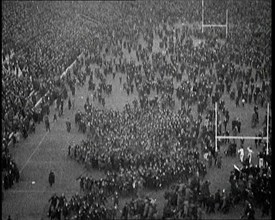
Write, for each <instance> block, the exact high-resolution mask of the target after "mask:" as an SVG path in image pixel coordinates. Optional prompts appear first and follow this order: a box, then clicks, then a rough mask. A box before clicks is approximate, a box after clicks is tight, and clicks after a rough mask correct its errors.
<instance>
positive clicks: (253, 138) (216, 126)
mask: <svg viewBox="0 0 275 220" xmlns="http://www.w3.org/2000/svg"><path fill="white" fill-rule="evenodd" d="M266 132H267V133H266V137H257V136H256V137H253V136H218V107H217V102H216V103H215V151H216V152H218V139H233V140H234V139H243V140H265V141H266V154H267V155H268V154H269V150H268V147H269V134H268V132H269V103H267V121H266Z"/></svg>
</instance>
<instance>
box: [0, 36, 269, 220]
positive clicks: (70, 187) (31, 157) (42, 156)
mask: <svg viewBox="0 0 275 220" xmlns="http://www.w3.org/2000/svg"><path fill="white" fill-rule="evenodd" d="M140 41H141V42H142V43H143V41H142V39H141V40H140ZM157 45H158V39H156V41H155V42H154V50H157V49H158V48H157ZM124 52H125V51H124ZM125 55H126V56H127V57H130V56H133V57H134V58H135V55H134V54H131V55H130V56H129V54H128V52H125ZM92 68H94V66H93V67H92ZM124 80H125V79H123V81H124ZM111 81H112V84H113V92H112V94H111V95H110V97H109V98H107V99H106V106H105V107H106V108H115V109H122V108H123V106H124V105H125V104H126V103H127V102H131V101H132V100H133V98H134V97H137V92H136V91H135V92H134V94H133V95H130V96H127V94H126V93H125V92H123V91H122V85H120V84H119V74H117V76H116V78H115V80H112V76H108V79H107V82H111ZM87 87H88V85H87V82H86V84H85V86H84V87H83V88H80V89H78V90H77V91H76V107H75V109H74V110H70V111H69V110H68V108H67V103H66V105H65V106H66V107H65V109H64V116H62V117H61V118H58V120H57V122H52V119H53V112H54V110H53V107H51V113H50V119H51V131H50V132H46V131H45V127H44V124H43V123H41V124H39V125H37V127H36V133H35V134H30V135H29V137H28V138H27V139H26V140H22V141H21V142H20V143H19V144H18V145H17V147H15V148H12V149H10V151H11V154H12V156H13V157H14V158H15V162H16V163H17V164H18V167H19V170H20V171H22V172H21V177H20V182H19V183H18V184H15V185H14V186H13V188H12V189H9V190H7V191H4V200H3V202H2V219H7V217H8V215H11V218H12V219H13V220H21V219H22V220H32V219H36V220H37V219H48V218H47V217H46V213H47V209H48V207H49V203H48V200H49V198H50V197H51V195H52V194H53V193H54V192H55V193H57V194H58V195H61V193H63V192H64V193H65V195H66V197H67V198H68V199H69V198H70V197H71V195H72V194H74V193H76V192H80V188H79V182H78V181H76V178H77V177H79V176H80V175H89V176H92V177H94V178H99V177H103V176H104V174H103V173H102V172H99V171H96V170H89V171H87V170H86V169H85V168H84V166H83V165H80V164H78V163H77V162H75V161H74V160H71V159H69V158H68V157H67V147H68V143H71V142H72V141H74V142H75V143H77V142H79V141H80V140H82V139H83V138H85V136H84V135H83V134H81V133H79V132H78V131H77V129H76V127H75V126H74V123H73V119H74V113H75V112H76V111H77V109H80V110H83V109H84V107H83V106H84V102H85V100H86V97H87V96H90V95H91V94H90V93H88V89H87ZM69 94H71V93H69ZM151 95H155V94H154V93H153V94H151ZM223 99H224V100H225V103H226V104H225V105H226V108H228V109H229V112H230V122H229V125H230V127H231V120H232V119H233V118H235V117H236V116H238V117H239V118H240V119H241V121H242V132H241V134H242V135H245V136H254V135H255V133H256V132H257V131H258V130H259V129H260V126H257V127H256V128H255V129H252V128H251V116H252V112H253V107H254V105H248V104H246V105H245V107H238V108H236V107H235V103H234V102H231V101H230V100H229V97H228V95H225V96H224V97H223ZM90 100H92V98H91V97H90ZM95 105H97V104H96V103H95ZM178 108H179V103H178V102H177V101H176V109H178ZM195 109H196V108H194V110H195ZM265 111H266V109H264V108H261V107H259V116H260V124H262V122H263V119H264V114H265ZM194 114H196V110H195V111H194ZM68 117H69V118H71V122H72V130H71V133H67V131H66V124H65V121H66V119H67V118H68ZM249 144H251V146H252V149H253V150H254V151H256V152H257V150H256V149H255V147H254V142H252V141H250V142H249V141H245V147H247V146H248V145H249ZM258 150H259V149H258ZM222 151H224V149H222ZM183 159H184V158H183ZM253 162H254V163H256V162H257V160H256V158H255V157H254V160H253ZM233 164H236V165H239V166H240V163H239V160H238V158H230V157H224V158H223V166H222V169H218V168H216V167H213V168H211V169H210V170H209V171H208V174H207V175H206V179H209V180H210V182H211V185H210V190H211V192H212V193H214V192H215V191H216V190H217V189H218V188H220V189H222V188H225V189H227V188H228V187H229V182H228V180H229V174H230V171H231V170H232V169H233ZM50 170H53V171H54V172H55V174H56V182H55V184H54V185H53V186H52V187H50V186H49V184H48V174H49V172H50ZM33 181H35V184H32V182H33ZM163 192H164V190H161V191H148V190H146V189H145V193H147V194H148V195H149V196H151V197H153V198H155V199H157V206H158V210H159V212H160V213H161V214H162V209H163V204H164V198H163ZM127 200H130V198H123V199H122V200H120V204H119V207H120V208H122V206H123V204H124V203H125V202H126V201H127ZM242 213H243V207H242V206H237V207H235V208H234V209H231V210H230V213H229V214H227V215H223V214H220V213H216V214H211V215H205V216H204V218H205V219H224V218H226V219H239V217H240V215H241V214H242ZM255 217H256V219H260V213H259V210H256V214H255ZM266 219H268V218H266Z"/></svg>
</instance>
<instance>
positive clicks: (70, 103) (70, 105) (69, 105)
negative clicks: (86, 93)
mask: <svg viewBox="0 0 275 220" xmlns="http://www.w3.org/2000/svg"><path fill="white" fill-rule="evenodd" d="M71 107H72V102H71V98H70V97H69V100H68V108H69V110H71Z"/></svg>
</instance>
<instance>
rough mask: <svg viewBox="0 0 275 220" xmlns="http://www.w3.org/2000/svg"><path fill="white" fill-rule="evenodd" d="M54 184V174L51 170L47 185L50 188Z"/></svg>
mask: <svg viewBox="0 0 275 220" xmlns="http://www.w3.org/2000/svg"><path fill="white" fill-rule="evenodd" d="M54 182H55V175H54V172H53V171H52V170H51V172H50V174H49V183H50V186H51V187H52V185H53V184H54Z"/></svg>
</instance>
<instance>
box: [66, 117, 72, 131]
mask: <svg viewBox="0 0 275 220" xmlns="http://www.w3.org/2000/svg"><path fill="white" fill-rule="evenodd" d="M66 126H67V132H68V133H70V131H71V122H70V119H69V118H67V121H66Z"/></svg>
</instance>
